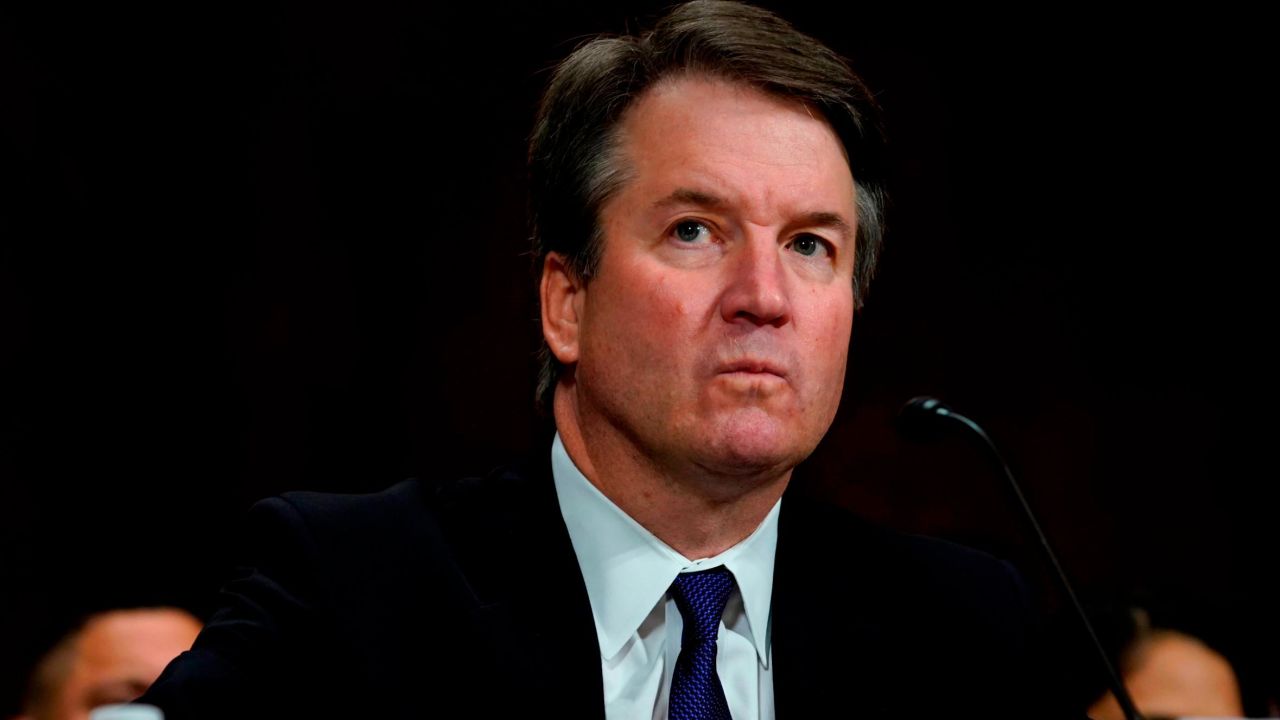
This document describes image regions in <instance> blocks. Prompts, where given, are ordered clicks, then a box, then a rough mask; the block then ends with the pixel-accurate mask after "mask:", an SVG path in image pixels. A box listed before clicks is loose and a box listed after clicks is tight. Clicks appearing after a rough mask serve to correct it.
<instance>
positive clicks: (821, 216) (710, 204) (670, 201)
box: [653, 188, 855, 242]
mask: <svg viewBox="0 0 1280 720" xmlns="http://www.w3.org/2000/svg"><path fill="white" fill-rule="evenodd" d="M728 204H729V202H728V201H727V200H725V199H724V198H721V197H717V196H715V195H712V194H710V193H705V192H702V191H701V190H693V189H690V188H676V189H675V190H673V191H672V192H671V194H670V195H668V196H666V197H664V198H662V199H661V200H658V201H657V202H655V203H654V204H653V208H654V209H655V210H662V209H665V208H668V207H672V206H677V205H696V206H698V207H704V208H708V209H710V210H719V209H721V208H724V207H725V206H727V205H728ZM797 220H798V221H797V222H795V223H793V224H795V225H799V226H802V227H824V228H830V229H831V230H834V231H836V232H838V233H840V234H841V235H843V236H844V237H845V239H846V240H848V241H850V242H852V241H853V240H854V238H855V232H854V229H853V225H852V224H851V223H850V222H849V221H848V220H846V219H845V218H844V217H843V216H842V215H840V214H839V213H834V212H826V211H822V210H818V211H815V212H808V213H805V214H803V215H801V216H800V217H799V218H797Z"/></svg>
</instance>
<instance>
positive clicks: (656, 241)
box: [144, 2, 1027, 720]
mask: <svg viewBox="0 0 1280 720" xmlns="http://www.w3.org/2000/svg"><path fill="white" fill-rule="evenodd" d="M874 113H875V108H874V104H873V102H872V100H871V97H870V95H869V93H868V92H867V90H866V89H865V88H864V87H863V86H862V85H861V83H860V82H859V81H858V80H857V78H856V77H855V76H854V75H853V74H852V73H851V72H850V71H849V69H848V67H847V66H846V65H845V64H844V63H843V61H841V60H840V59H838V58H837V57H836V56H835V55H834V54H832V53H831V52H830V51H829V50H828V49H826V48H825V47H823V46H822V45H820V44H818V43H817V42H816V41H814V40H812V39H810V38H808V37H806V36H804V35H801V34H800V33H798V32H796V31H795V30H794V29H792V28H791V27H790V26H788V25H786V24H785V23H784V22H783V21H781V20H780V19H778V18H777V17H775V16H773V15H772V14H770V13H767V12H765V11H763V10H759V9H756V8H753V7H750V6H745V5H740V4H736V3H729V2H696V3H691V4H688V5H684V6H681V7H678V8H676V9H675V10H673V11H672V12H671V13H670V14H669V15H668V16H667V17H666V18H664V19H663V20H661V21H660V22H659V23H658V24H657V26H656V27H655V29H654V30H653V31H652V32H651V33H647V34H645V35H643V36H639V37H623V38H611V39H599V40H596V41H593V42H591V43H588V44H587V45H585V46H583V47H582V48H580V49H579V50H577V51H576V52H574V53H573V55H572V56H570V57H569V58H568V59H566V60H565V61H564V63H562V64H561V66H560V67H559V68H558V69H557V71H556V73H555V75H554V77H553V78H552V80H551V82H550V86H549V88H548V90H547V93H546V95H545V97H544V100H543V104H542V107H541V109H540V112H539V117H538V120H537V124H536V127H535V130H534V135H533V139H532V142H531V149H530V168H531V178H532V195H533V209H534V222H535V242H536V250H537V255H538V258H539V261H540V263H541V268H542V273H541V281H540V284H539V291H540V300H541V306H542V326H543V334H544V339H545V341H546V360H547V366H546V368H545V370H544V373H543V383H542V391H541V397H542V398H543V401H544V403H546V402H547V401H548V400H549V404H550V408H551V412H552V415H553V417H554V419H555V423H556V428H557V436H556V439H555V442H554V444H553V447H552V448H551V449H550V451H549V452H548V453H546V454H545V455H543V456H542V457H539V458H537V459H536V460H534V461H533V462H531V463H530V464H529V466H527V467H522V468H511V469H506V470H502V471H498V472H496V473H494V474H493V475H491V476H489V477H487V478H484V479H480V480H472V481H462V482H441V483H423V482H409V483H403V484H401V485H398V486H396V487H395V488H393V489H391V490H389V491H387V492H385V493H382V494H378V495H374V496H365V497H335V496H320V495H301V494H295V495H291V496H287V497H286V498H285V499H275V500H270V501H266V502H264V503H262V504H260V505H258V506H257V507H256V508H255V509H254V511H253V512H252V513H251V515H252V519H253V521H254V522H253V527H254V529H255V532H256V533H257V534H256V535H255V537H254V538H253V546H254V547H256V548H259V556H258V557H257V558H256V559H255V561H254V563H253V566H252V567H251V568H250V569H249V570H248V571H246V573H245V574H244V576H242V577H240V578H238V579H237V580H236V581H234V582H233V583H231V584H230V585H229V586H228V587H227V590H226V602H225V606H224V608H223V609H222V611H220V612H219V614H218V615H216V616H215V617H214V618H213V620H212V622H211V623H210V627H209V628H208V630H206V632H205V633H204V634H203V635H202V636H201V639H200V641H198V642H197V644H196V647H195V648H194V649H193V651H192V652H191V653H189V654H188V655H187V656H184V657H183V658H182V659H181V660H179V661H178V662H176V663H174V665H173V666H171V667H170V669H169V670H168V671H167V672H166V674H165V676H164V677H163V678H162V679H161V681H160V682H159V683H158V684H157V686H156V687H155V688H154V689H153V691H152V692H151V693H150V694H149V695H148V696H146V697H145V698H144V701H147V702H153V703H156V704H158V705H160V706H162V707H163V708H164V709H165V710H166V712H167V713H168V715H169V717H170V718H171V719H172V718H179V719H181V718H188V717H225V716H235V717H246V716H263V717H314V716H317V715H321V716H325V717H350V716H359V717H424V716H426V717H453V716H467V717H516V716H527V715H535V714H536V715H539V716H541V715H547V716H563V717H574V718H578V717H582V718H602V717H606V718H610V719H611V720H612V719H615V718H650V717H655V718H660V717H668V716H670V717H672V718H676V717H680V718H694V717H697V718H727V717H734V718H738V719H739V720H741V719H742V718H774V717H783V718H797V717H814V716H818V715H822V714H830V713H831V712H840V713H847V714H849V715H852V716H856V717H913V716H925V715H927V714H930V713H939V712H947V713H955V712H970V711H977V710H981V711H982V712H984V713H986V714H987V715H988V716H999V715H1001V714H1002V713H1003V712H1004V711H1005V710H1006V709H1007V708H1006V707H1005V705H1004V703H1005V702H1006V700H1007V699H1008V698H1009V697H1011V696H1012V695H1013V694H1016V693H1017V692H1019V691H1021V690H1022V689H1023V688H1022V686H1021V685H1019V684H1017V683H1016V682H1015V681H1014V677H1015V671H1016V670H1017V669H1018V665H1017V663H1018V662H1019V660H1020V657H1021V652H1022V643H1023V639H1024V630H1025V628H1024V618H1025V617H1026V614H1027V613H1026V605H1025V602H1024V595H1023V593H1022V591H1021V585H1020V584H1019V582H1018V580H1017V577H1016V575H1015V574H1014V573H1013V572H1012V571H1011V570H1010V568H1009V567H1008V566H1006V565H1004V564H1002V563H999V562H997V561H995V560H992V559H990V558H988V557H986V556H982V555H979V554H977V553H973V552H970V551H965V550H961V549H959V548H956V547H953V546H949V545H944V544H942V543H937V542H933V541H926V540H922V539H909V538H901V537H898V536H895V535H891V534H889V533H884V532H880V531H876V530H873V529H870V528H868V527H865V526H863V525H861V524H860V523H858V522H857V521H855V520H854V519H853V518H851V517H848V516H846V515H844V514H843V513H840V512H837V511H833V510H830V509H824V508H820V507H813V506H809V505H806V504H805V503H804V502H803V501H801V500H799V499H788V500H787V501H786V502H785V503H784V502H782V501H781V498H782V495H783V493H784V491H785V490H786V488H787V485H788V482H789V480H790V477H791V473H792V469H793V468H794V467H795V466H796V464H798V463H799V462H800V461H801V460H803V459H804V458H805V457H806V456H808V455H809V453H810V452H811V451H812V450H813V449H814V447H815V446H816V445H817V443H818V441H819V440H820V439H821V438H822V436H823V434H824V433H825V432H826V430H827V428H828V426H829V425H830V423H831V421H832V418H833V416H834V414H835V411H836V408H837V405H838V403H839V397H840V391H841V387H842V384H843V380H844V373H845V364H846V358H847V350H848V343H849V337H850V329H851V324H852V320H853V314H854V310H855V308H856V306H857V305H858V302H859V300H860V298H861V296H862V293H864V292H865V290H866V285H867V282H868V281H869V279H870V276H871V274H872V270H873V268H874V263H875V256H876V252H877V248H878V245H879V234H880V227H879V220H880V218H879V215H880V208H881V204H882V201H883V197H882V191H881V189H880V178H879V175H878V160H879V158H878V153H879V136H878V131H877V129H876V124H875V119H874ZM1006 682H1008V683H1010V685H1011V688H1010V689H1002V688H1003V685H1004V684H1005V683H1006Z"/></svg>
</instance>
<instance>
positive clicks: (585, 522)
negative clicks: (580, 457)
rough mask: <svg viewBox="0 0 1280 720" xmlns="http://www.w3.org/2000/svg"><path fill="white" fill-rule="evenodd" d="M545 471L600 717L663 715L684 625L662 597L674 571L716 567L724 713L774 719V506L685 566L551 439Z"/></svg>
mask: <svg viewBox="0 0 1280 720" xmlns="http://www.w3.org/2000/svg"><path fill="white" fill-rule="evenodd" d="M551 472H552V475H553V476H554V477H555V484H556V495H557V497H558V498H559V500H560V513H561V514H562V515H563V516H564V521H565V525H567V526H568V528H569V538H570V539H571V540H572V541H573V550H574V552H575V553H576V554H577V556H578V565H579V566H580V567H581V568H582V577H583V579H584V580H585V581H586V585H587V595H588V596H589V597H590V600H591V613H592V615H593V616H594V618H595V623H596V637H597V639H598V640H599V642H600V667H601V672H602V673H603V678H604V705H605V717H606V718H607V719H608V720H645V719H649V718H652V719H653V720H662V719H663V718H666V717H667V697H668V694H669V692H670V689H671V673H672V670H673V669H674V668H675V663H676V658H677V657H678V656H679V654H680V632H681V630H682V628H683V627H684V623H683V621H682V620H681V617H680V611H679V609H678V608H677V607H676V603H675V600H673V599H672V598H671V596H670V594H669V593H668V592H667V591H668V589H669V588H670V587H671V582H672V581H673V580H675V577H676V575H677V574H679V573H681V572H695V571H698V570H707V569H710V568H714V567H719V566H721V565H723V566H725V567H727V568H728V569H729V571H730V572H732V573H733V577H734V579H735V580H736V581H737V587H736V588H735V589H734V591H733V594H732V595H730V597H729V604H728V606H727V607H726V608H725V611H724V616H723V618H722V619H721V623H720V631H719V635H718V637H717V639H716V647H717V651H716V652H717V659H716V668H717V672H718V674H719V675H720V683H721V685H723V686H724V694H725V699H726V700H727V701H728V704H729V712H730V713H731V714H732V715H733V717H734V720H757V719H758V720H773V717H774V714H773V665H772V659H771V657H770V643H769V605H770V601H771V600H772V597H773V559H774V552H775V550H776V548H777V544H778V509H779V508H780V507H781V504H782V501H781V500H779V501H778V503H777V504H775V505H774V506H773V509H772V510H770V511H769V514H768V515H766V516H765V519H764V521H763V522H761V523H760V527H758V528H756V530H755V532H753V533H752V534H751V535H750V536H748V537H747V538H746V539H745V540H743V541H742V542H740V543H738V544H737V545H734V546H733V547H731V548H729V549H728V550H725V551H724V552H722V553H720V554H719V555H716V556H715V557H711V558H705V559H702V560H689V559H687V558H685V557H684V556H683V555H681V554H680V553H678V552H676V551H675V550H673V549H672V548H671V547H670V546H669V545H667V544H666V543H664V542H662V541H661V540H659V539H658V538H657V537H656V536H654V535H653V533H651V532H649V531H648V530H646V529H644V528H643V527H641V526H640V524H639V523H637V522H636V521H635V520H633V519H632V518H631V517H630V516H629V515H627V514H626V513H625V512H623V511H622V510H621V509H620V508H619V507H618V506H617V505H614V504H613V501H611V500H609V499H608V498H607V497H605V496H604V494H602V493H601V492H600V491H599V490H598V489H596V487H595V486H594V485H592V484H591V481H589V480H587V478H586V477H585V476H584V475H583V474H582V472H581V471H579V470H578V468H577V466H576V465H574V464H573V460H571V459H570V458H569V454H568V453H567V452H566V451H565V449H564V444H563V443H561V442H560V436H559V435H556V439H555V442H554V443H553V444H552V446H551Z"/></svg>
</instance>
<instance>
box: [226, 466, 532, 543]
mask: <svg viewBox="0 0 1280 720" xmlns="http://www.w3.org/2000/svg"><path fill="white" fill-rule="evenodd" d="M540 490H541V488H540V482H539V476H538V472H537V470H536V468H531V467H530V465H529V464H527V463H525V464H515V465H504V466H499V467H496V468H494V469H493V470H491V471H490V472H488V473H486V474H484V475H477V476H470V477H451V478H443V477H442V478H420V477H414V478H409V479H407V480H403V481H401V482H398V483H396V484H394V485H392V486H390V487H388V488H386V489H384V490H380V491H377V492H370V493H337V492H315V491H306V490H299V491H292V492H286V493H283V494H281V495H278V496H275V497H270V498H266V499H264V500H260V501H258V502H257V503H256V504H255V505H254V507H253V508H251V509H250V516H255V515H265V516H273V517H275V518H284V519H285V521H286V522H288V523H291V524H297V525H299V526H300V529H304V530H305V531H306V532H308V533H313V534H314V533H320V534H329V533H334V532H338V533H343V534H344V535H345V534H348V533H350V534H352V538H351V539H354V536H356V535H358V536H360V537H366V538H379V537H384V536H386V535H388V534H397V533H404V532H408V531H411V530H413V529H415V528H417V527H418V526H420V525H421V524H422V523H423V522H427V523H435V522H445V523H449V524H452V522H453V521H454V518H455V517H471V518H474V517H476V516H478V515H484V514H493V513H500V512H502V511H503V509H504V508H505V507H507V506H513V505H516V506H518V505H519V504H520V502H521V499H522V498H525V497H528V496H529V495H532V494H537V493H538V492H539V491H540Z"/></svg>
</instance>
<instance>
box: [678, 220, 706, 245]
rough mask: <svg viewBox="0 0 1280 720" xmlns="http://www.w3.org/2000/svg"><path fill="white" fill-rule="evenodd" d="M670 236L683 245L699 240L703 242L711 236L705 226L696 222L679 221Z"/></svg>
mask: <svg viewBox="0 0 1280 720" xmlns="http://www.w3.org/2000/svg"><path fill="white" fill-rule="evenodd" d="M672 234H673V235H675V237H676V239H677V240H679V241H680V242H684V243H696V242H698V241H699V240H705V239H706V238H707V236H709V235H710V234H711V231H710V230H708V229H707V226H706V225H703V224H702V223H700V222H698V221H697V220H681V221H680V222H678V223H676V226H675V228H674V229H673V230H672Z"/></svg>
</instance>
